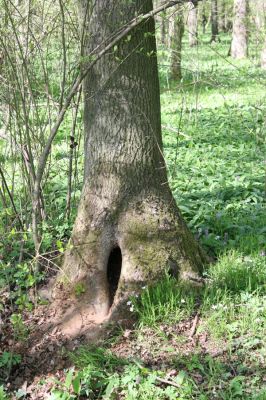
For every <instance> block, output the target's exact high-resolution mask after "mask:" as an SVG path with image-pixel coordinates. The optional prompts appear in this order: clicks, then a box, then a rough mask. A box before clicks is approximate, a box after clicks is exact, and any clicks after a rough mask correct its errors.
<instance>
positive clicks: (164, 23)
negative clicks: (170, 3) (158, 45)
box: [160, 11, 169, 45]
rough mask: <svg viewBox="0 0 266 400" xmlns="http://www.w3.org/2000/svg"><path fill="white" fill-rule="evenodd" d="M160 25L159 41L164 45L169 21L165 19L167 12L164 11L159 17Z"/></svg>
mask: <svg viewBox="0 0 266 400" xmlns="http://www.w3.org/2000/svg"><path fill="white" fill-rule="evenodd" d="M160 25H161V29H160V30H161V42H162V44H164V45H167V33H168V30H169V22H168V19H167V12H166V11H164V12H163V13H162V14H161V17H160Z"/></svg>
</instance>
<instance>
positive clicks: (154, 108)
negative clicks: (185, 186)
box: [61, 0, 206, 320]
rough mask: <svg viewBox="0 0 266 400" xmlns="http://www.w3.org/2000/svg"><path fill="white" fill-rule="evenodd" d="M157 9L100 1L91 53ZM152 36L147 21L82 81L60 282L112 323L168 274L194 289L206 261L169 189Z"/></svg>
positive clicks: (147, 1) (85, 308) (143, 3)
mask: <svg viewBox="0 0 266 400" xmlns="http://www.w3.org/2000/svg"><path fill="white" fill-rule="evenodd" d="M84 2H86V0H84ZM151 9H152V0H135V1H131V2H118V3H115V7H114V1H111V0H110V1H99V2H95V4H94V7H93V9H92V10H90V11H91V16H90V20H89V23H88V25H87V26H88V32H87V33H88V35H87V40H88V42H87V45H86V46H85V47H86V49H85V51H86V53H87V54H89V53H90V51H91V50H92V49H93V48H95V47H96V46H97V45H99V44H100V43H102V42H103V41H104V40H105V39H106V38H108V37H110V36H111V35H112V34H113V33H114V31H116V30H117V29H118V28H119V26H123V25H124V24H126V23H127V21H129V20H131V19H132V18H133V17H134V16H135V15H136V14H137V13H140V12H148V11H149V10H151ZM154 33H155V29H154V20H153V19H149V20H148V21H146V22H143V23H142V24H141V25H140V26H139V27H138V28H136V29H135V30H134V31H132V33H131V35H130V36H128V37H127V38H126V40H123V41H121V42H120V43H119V45H118V46H117V47H115V48H114V49H113V52H109V53H108V54H106V55H105V56H104V57H103V58H102V59H101V60H100V61H99V62H98V63H97V64H96V65H95V66H94V67H93V68H92V70H90V72H89V75H88V77H87V78H86V80H85V82H84V101H85V109H84V124H85V174H84V176H85V179H84V187H83V191H82V195H81V200H80V205H79V209H78V215H77V218H76V222H75V225H74V229H73V233H72V238H71V244H70V248H69V250H68V251H67V253H66V256H65V260H64V264H63V268H62V275H61V278H62V279H64V280H65V281H66V282H69V283H71V285H70V287H72V288H73V292H74V293H75V290H74V289H75V287H79V288H80V287H82V293H83V294H82V301H81V302H79V307H78V311H77V312H79V313H80V314H82V315H83V316H86V315H88V313H90V312H92V313H95V314H96V315H97V316H99V315H102V316H106V315H107V314H108V313H109V315H112V316H113V315H114V311H116V312H118V310H119V309H121V308H120V306H121V305H122V304H125V299H126V298H128V296H129V295H130V294H133V293H134V291H136V290H139V289H140V287H141V286H142V285H143V284H146V283H148V282H153V281H155V280H158V279H160V277H161V276H162V275H163V274H164V273H165V271H166V270H169V271H171V272H172V273H173V274H175V275H176V276H178V277H179V278H180V279H185V280H188V281H190V282H195V281H197V280H198V272H199V271H200V270H201V268H202V265H203V263H204V261H206V259H205V257H204V255H203V254H202V251H201V249H200V248H199V246H198V244H197V243H196V242H195V240H194V237H193V235H192V234H191V233H190V232H189V230H188V228H187V227H186V225H185V222H184V220H183V218H182V217H181V215H180V213H179V210H178V209H177V206H176V203H175V200H174V199H173V196H172V194H171V192H170V189H169V186H168V184H167V174H166V167H165V163H164V158H163V155H162V136H161V119H160V93H159V80H158V71H157V57H156V44H155V35H154ZM75 285H76V286H75ZM77 285H79V286H77ZM73 296H74V295H73ZM73 296H72V297H71V300H70V302H71V308H70V309H69V318H68V320H70V319H71V318H73V315H74V314H75V307H76V308H77V305H76V303H77V302H78V300H76V303H75V301H74V300H73Z"/></svg>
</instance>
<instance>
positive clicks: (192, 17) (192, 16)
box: [187, 2, 198, 47]
mask: <svg viewBox="0 0 266 400" xmlns="http://www.w3.org/2000/svg"><path fill="white" fill-rule="evenodd" d="M187 26H188V42H189V46H190V47H194V46H196V45H197V44H198V8H197V5H196V3H192V2H189V10H188V18H187Z"/></svg>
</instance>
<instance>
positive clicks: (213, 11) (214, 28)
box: [211, 0, 219, 42]
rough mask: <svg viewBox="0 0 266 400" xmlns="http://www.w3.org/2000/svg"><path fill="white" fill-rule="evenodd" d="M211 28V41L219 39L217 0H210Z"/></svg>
mask: <svg viewBox="0 0 266 400" xmlns="http://www.w3.org/2000/svg"><path fill="white" fill-rule="evenodd" d="M211 28H212V36H211V42H216V41H217V40H219V37H218V35H219V30H218V4H217V0H211Z"/></svg>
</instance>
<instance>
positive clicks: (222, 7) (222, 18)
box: [218, 0, 227, 32]
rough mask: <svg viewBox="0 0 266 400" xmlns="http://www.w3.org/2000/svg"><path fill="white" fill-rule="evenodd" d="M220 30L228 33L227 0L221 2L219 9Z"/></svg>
mask: <svg viewBox="0 0 266 400" xmlns="http://www.w3.org/2000/svg"><path fill="white" fill-rule="evenodd" d="M218 30H219V31H221V32H227V17H226V4H225V0H220V2H219V7H218Z"/></svg>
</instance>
